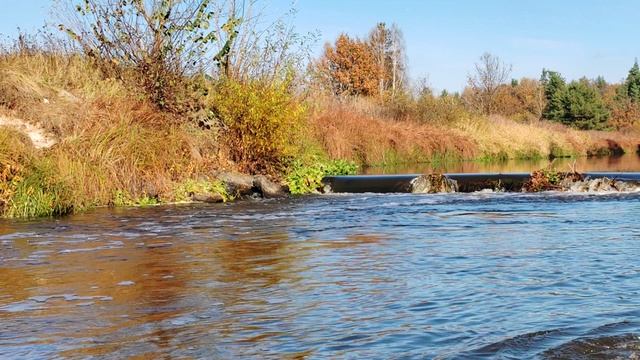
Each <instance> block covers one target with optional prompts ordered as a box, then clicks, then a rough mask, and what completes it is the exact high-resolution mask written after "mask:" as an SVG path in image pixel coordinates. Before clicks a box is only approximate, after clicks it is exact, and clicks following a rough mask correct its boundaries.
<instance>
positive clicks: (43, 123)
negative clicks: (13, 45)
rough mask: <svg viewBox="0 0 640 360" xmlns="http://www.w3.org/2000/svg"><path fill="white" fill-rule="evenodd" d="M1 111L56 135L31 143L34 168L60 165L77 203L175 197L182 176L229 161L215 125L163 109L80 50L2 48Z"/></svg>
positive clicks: (59, 171) (205, 171)
mask: <svg viewBox="0 0 640 360" xmlns="http://www.w3.org/2000/svg"><path fill="white" fill-rule="evenodd" d="M2 115H6V116H10V117H15V118H19V119H23V120H25V121H27V122H30V123H32V124H36V125H38V126H40V127H43V128H44V129H46V130H47V131H49V132H50V133H51V134H52V135H53V136H55V137H56V140H57V144H56V145H54V146H53V147H52V148H51V149H45V150H41V151H36V150H35V149H31V150H30V151H32V152H33V153H34V154H35V155H36V156H35V158H37V159H36V161H35V162H34V163H33V164H32V166H31V168H33V169H35V168H38V169H41V170H43V171H50V172H52V173H55V179H56V184H57V183H58V180H59V182H60V183H61V184H62V183H63V184H65V187H66V188H68V189H69V190H70V192H69V196H70V203H71V205H70V206H71V207H73V208H74V209H79V208H84V207H87V206H94V205H106V204H109V203H112V202H113V201H114V196H116V194H123V193H124V194H127V196H128V197H130V198H132V199H136V198H141V197H157V198H161V199H163V200H172V197H173V194H174V193H173V190H174V189H175V188H176V187H177V186H178V185H179V183H180V182H183V181H185V180H186V179H190V178H194V177H196V176H199V175H203V174H205V175H206V174H209V173H211V172H212V171H214V170H216V169H218V168H219V167H220V166H221V165H220V164H225V165H226V163H225V162H224V156H222V155H221V154H220V149H219V148H218V147H217V133H216V132H215V130H202V129H200V128H198V127H197V125H196V124H193V123H190V122H188V121H184V120H183V119H177V118H176V115H172V114H168V113H163V112H159V111H158V110H157V109H156V108H154V107H153V106H152V105H150V104H149V103H148V102H147V101H146V100H145V99H144V98H143V97H142V96H140V95H139V94H138V93H136V92H135V91H134V90H132V89H131V88H130V87H127V86H125V85H124V84H123V83H122V82H121V81H117V80H115V79H108V78H107V79H105V78H103V76H102V75H101V74H100V73H99V72H98V71H97V70H95V67H93V66H92V65H91V64H90V63H89V62H88V61H85V60H83V59H81V58H78V57H75V56H60V55H55V54H43V53H35V54H29V55H24V54H23V55H19V54H8V55H7V54H5V55H3V56H0V116H2ZM10 131H11V130H8V129H0V135H3V134H8V133H9V132H10ZM0 163H2V164H4V163H7V164H8V163H9V162H8V161H3V159H1V158H0ZM44 163H46V166H41V165H43V164H44ZM227 166H228V165H227ZM65 194H67V193H65Z"/></svg>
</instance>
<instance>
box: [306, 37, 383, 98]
mask: <svg viewBox="0 0 640 360" xmlns="http://www.w3.org/2000/svg"><path fill="white" fill-rule="evenodd" d="M318 70H319V72H320V74H321V76H322V77H323V78H324V81H325V82H326V83H327V84H328V86H329V87H330V88H331V90H332V92H333V93H334V94H338V95H341V94H346V95H364V96H370V95H374V94H377V93H378V90H379V79H380V77H381V76H382V75H381V69H380V67H379V66H378V64H377V62H376V59H375V55H374V53H373V51H372V50H371V47H370V46H369V43H368V42H366V41H362V40H359V39H356V38H350V37H349V36H348V35H346V34H341V35H340V36H338V39H337V40H336V42H335V44H333V45H331V44H326V45H325V48H324V54H323V55H322V57H321V59H320V61H319V64H318Z"/></svg>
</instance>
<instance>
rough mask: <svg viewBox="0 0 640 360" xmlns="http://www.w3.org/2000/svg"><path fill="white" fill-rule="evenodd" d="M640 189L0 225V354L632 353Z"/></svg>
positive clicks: (638, 310) (154, 211)
mask: <svg viewBox="0 0 640 360" xmlns="http://www.w3.org/2000/svg"><path fill="white" fill-rule="evenodd" d="M639 214H640V195H639V194H610V195H585V194H559V193H546V194H501V193H475V194H445V195H412V194H400V195H366V194H365V195H328V196H317V197H306V198H298V199H292V200H285V201H248V202H238V203H235V204H223V205H209V206H205V205H200V206H195V205H187V206H169V207H153V208H146V209H129V210H121V211H120V210H118V211H113V210H106V209H104V210H97V211H94V212H90V213H86V214H82V215H77V216H73V217H68V218H63V219H59V220H39V221H32V222H2V223H0V324H1V325H2V326H0V358H57V357H63V358H87V357H96V358H113V359H119V358H123V357H127V356H138V357H141V358H154V359H155V358H165V357H166V358H260V359H262V358H278V359H279V358H296V359H302V358H310V359H311V358H360V359H370V358H385V359H386V358H421V359H422V358H461V359H466V358H481V357H496V356H497V357H502V358H514V359H520V358H552V359H565V358H580V357H581V356H583V357H585V358H602V359H609V358H623V359H626V358H630V357H634V356H635V357H638V356H639V354H640V338H639V336H640V259H639V258H638V255H639V254H640V227H639V226H638V225H639V217H638V216H639Z"/></svg>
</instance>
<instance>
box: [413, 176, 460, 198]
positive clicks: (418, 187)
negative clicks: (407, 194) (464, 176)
mask: <svg viewBox="0 0 640 360" xmlns="http://www.w3.org/2000/svg"><path fill="white" fill-rule="evenodd" d="M457 191H458V182H457V181H455V180H452V179H449V178H448V177H446V176H444V175H442V174H428V175H420V176H418V177H417V178H415V179H413V180H411V192H412V193H414V194H437V193H454V192H457Z"/></svg>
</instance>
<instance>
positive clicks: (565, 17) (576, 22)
mask: <svg viewBox="0 0 640 360" xmlns="http://www.w3.org/2000/svg"><path fill="white" fill-rule="evenodd" d="M2 2H3V9H2V12H0V33H3V34H9V35H15V33H16V28H17V27H21V28H22V29H24V30H32V29H35V28H37V27H38V26H40V25H42V24H43V23H44V22H45V21H46V20H47V19H49V18H50V15H49V8H50V6H51V0H3V1H2ZM262 2H263V3H265V2H268V3H270V4H271V5H270V9H269V12H270V13H277V12H280V11H284V10H286V9H287V8H288V6H289V4H290V3H291V1H288V0H262ZM296 7H297V9H298V14H297V17H296V19H295V20H294V22H295V25H296V27H297V29H298V30H299V31H300V32H307V31H314V30H318V31H320V34H321V40H320V41H319V43H318V44H317V46H316V51H317V52H318V53H319V52H320V51H321V48H322V45H323V43H324V42H326V41H332V40H334V39H335V38H336V37H337V35H338V34H339V33H341V32H346V33H348V34H350V35H355V36H366V34H367V33H368V31H369V29H371V28H372V27H373V26H374V25H375V23H376V22H379V21H384V22H387V23H393V22H395V23H397V24H398V25H399V26H400V28H401V29H402V30H403V32H404V35H405V39H406V43H407V54H408V58H409V71H410V75H411V77H412V78H413V79H416V78H420V77H428V79H429V82H430V84H431V85H432V86H433V87H434V88H435V89H437V90H440V89H444V88H446V89H449V90H452V91H458V90H461V89H462V88H463V87H464V84H465V81H466V77H467V74H468V73H469V72H470V71H471V70H472V69H473V63H474V62H475V61H476V60H477V58H478V57H479V56H480V55H481V54H482V53H483V52H485V51H488V52H490V53H492V54H494V55H497V56H499V57H500V58H501V59H502V60H504V61H505V62H507V63H510V64H512V65H513V73H512V77H515V78H519V77H522V76H528V77H535V78H538V77H539V76H540V72H541V70H542V68H543V67H546V68H549V69H552V70H556V71H560V72H561V73H562V74H563V75H564V76H565V77H566V78H568V79H574V78H579V77H581V76H587V77H589V78H594V77H596V76H598V75H603V76H604V77H605V78H606V79H607V80H608V81H619V80H621V79H622V78H624V77H625V76H626V73H627V71H628V69H629V68H630V67H631V65H632V64H633V61H634V59H635V58H636V57H640V26H638V20H637V16H638V14H640V1H637V0H608V1H605V0H602V1H600V0H564V1H562V0H536V1H525V0H450V1H448V0H422V1H420V0H396V1H393V0H368V1H366V0H298V1H297V2H296Z"/></svg>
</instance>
